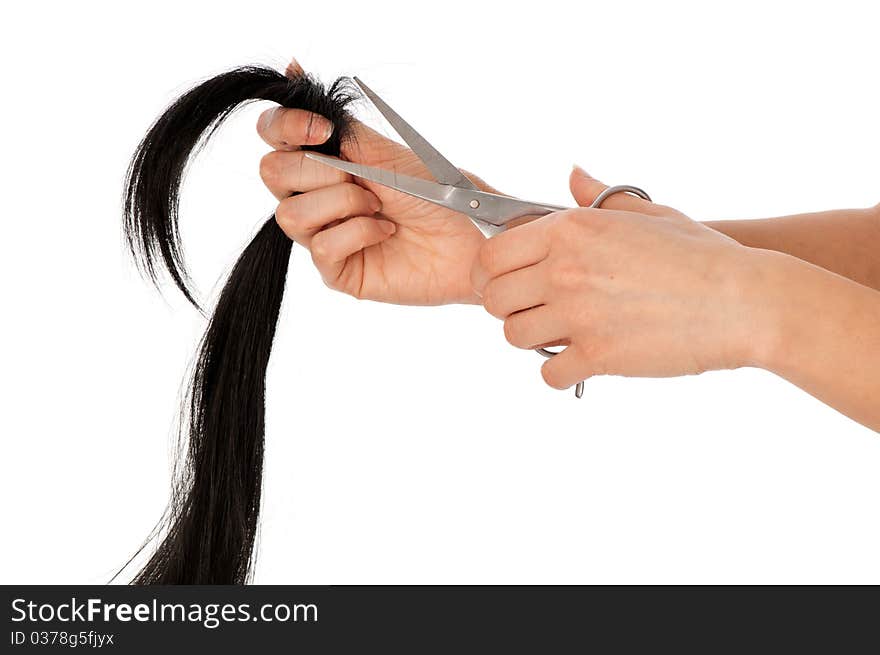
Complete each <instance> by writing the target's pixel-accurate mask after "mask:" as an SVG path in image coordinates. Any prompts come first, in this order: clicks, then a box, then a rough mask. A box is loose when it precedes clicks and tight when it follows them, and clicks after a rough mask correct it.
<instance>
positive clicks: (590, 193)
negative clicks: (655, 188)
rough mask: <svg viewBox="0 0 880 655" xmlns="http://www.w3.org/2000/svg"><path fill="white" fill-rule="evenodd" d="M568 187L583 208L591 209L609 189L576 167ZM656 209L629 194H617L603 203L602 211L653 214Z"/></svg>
mask: <svg viewBox="0 0 880 655" xmlns="http://www.w3.org/2000/svg"><path fill="white" fill-rule="evenodd" d="M568 186H569V188H570V189H571V195H573V196H574V199H575V201H576V202H577V204H578V205H579V206H581V207H589V206H591V205H592V204H593V202H594V201H595V200H596V198H598V197H599V194H600V193H602V192H603V191H604V190H605V189H607V188H608V185H607V184H603V183H602V182H600V181H599V180H597V179H595V178H594V177H593V176H591V175H590V174H589V173H587V171H585V170H584V169H583V168H581V167H580V166H578V165H577V164H575V165H574V168H572V169H571V175H570V176H569V178H568ZM654 207H656V205H654V204H653V203H651V202H648V201H647V200H643V199H641V198H637V197H636V196H634V195H631V194H629V193H615V194H614V195H612V196H610V197H608V198H606V199H605V202H603V203H602V209H620V210H623V211H630V212H643V213H648V214H649V213H652V212H653V208H654Z"/></svg>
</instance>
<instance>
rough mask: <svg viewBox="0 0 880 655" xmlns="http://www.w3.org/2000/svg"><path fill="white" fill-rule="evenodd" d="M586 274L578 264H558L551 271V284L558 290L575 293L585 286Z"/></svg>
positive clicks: (568, 262)
mask: <svg viewBox="0 0 880 655" xmlns="http://www.w3.org/2000/svg"><path fill="white" fill-rule="evenodd" d="M586 277H587V276H586V272H585V271H584V268H583V266H580V265H579V264H578V263H577V262H573V261H563V262H558V263H557V264H556V265H555V266H553V268H552V269H551V270H550V284H551V285H552V286H554V287H556V288H558V289H563V290H566V291H573V290H576V289H579V288H581V287H583V286H584V283H585V281H586Z"/></svg>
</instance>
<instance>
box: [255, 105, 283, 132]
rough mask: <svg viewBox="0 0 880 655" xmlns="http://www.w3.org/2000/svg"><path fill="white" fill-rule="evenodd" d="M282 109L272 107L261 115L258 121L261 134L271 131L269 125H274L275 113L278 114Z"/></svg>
mask: <svg viewBox="0 0 880 655" xmlns="http://www.w3.org/2000/svg"><path fill="white" fill-rule="evenodd" d="M279 109H281V107H272V108H271V109H267V110H266V111H264V112H263V113H262V114H260V118H259V119H258V120H257V129H258V130H259V131H260V132H265V131H266V130H267V129H269V125H270V124H271V123H272V119H274V118H275V112H277V111H278V110H279Z"/></svg>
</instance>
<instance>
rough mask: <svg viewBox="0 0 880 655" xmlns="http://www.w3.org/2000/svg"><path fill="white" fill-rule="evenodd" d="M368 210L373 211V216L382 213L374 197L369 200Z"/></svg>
mask: <svg viewBox="0 0 880 655" xmlns="http://www.w3.org/2000/svg"><path fill="white" fill-rule="evenodd" d="M370 209H372V210H373V213H374V214H377V213H378V212H380V211H382V203H381V202H380V201H379V199H378V198H377V197H376V196H373V197H372V198H370Z"/></svg>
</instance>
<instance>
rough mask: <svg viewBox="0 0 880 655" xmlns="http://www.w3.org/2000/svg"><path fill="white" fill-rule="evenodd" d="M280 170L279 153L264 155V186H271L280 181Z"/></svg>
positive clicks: (261, 176) (261, 172) (262, 175)
mask: <svg viewBox="0 0 880 655" xmlns="http://www.w3.org/2000/svg"><path fill="white" fill-rule="evenodd" d="M279 170H280V166H279V162H278V153H277V152H276V151H274V150H273V151H272V152H270V153H267V154H265V155H263V157H262V158H261V159H260V179H261V180H263V184H265V185H267V186H269V185H271V184H273V183H275V182H276V181H277V180H278V172H279Z"/></svg>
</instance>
